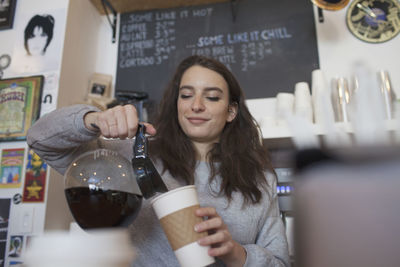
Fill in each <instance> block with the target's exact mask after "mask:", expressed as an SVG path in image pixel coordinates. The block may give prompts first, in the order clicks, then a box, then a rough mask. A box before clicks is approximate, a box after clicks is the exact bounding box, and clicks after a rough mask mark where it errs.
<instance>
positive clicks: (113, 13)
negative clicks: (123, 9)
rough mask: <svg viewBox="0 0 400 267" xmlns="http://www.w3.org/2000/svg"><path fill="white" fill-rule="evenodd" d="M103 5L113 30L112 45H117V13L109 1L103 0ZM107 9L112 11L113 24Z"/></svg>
mask: <svg viewBox="0 0 400 267" xmlns="http://www.w3.org/2000/svg"><path fill="white" fill-rule="evenodd" d="M101 3H102V5H103V9H104V13H105V14H106V16H107V20H108V22H109V23H110V26H111V30H112V39H111V40H112V43H115V41H116V33H117V11H115V9H114V7H113V6H112V5H111V4H110V2H108V0H101ZM107 8H108V9H109V10H111V12H112V15H113V18H112V22H111V19H110V17H109V15H108V11H107Z"/></svg>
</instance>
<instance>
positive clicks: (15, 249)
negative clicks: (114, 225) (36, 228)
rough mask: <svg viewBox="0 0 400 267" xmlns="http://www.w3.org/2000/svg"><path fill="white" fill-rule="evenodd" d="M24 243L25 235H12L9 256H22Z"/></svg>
mask: <svg viewBox="0 0 400 267" xmlns="http://www.w3.org/2000/svg"><path fill="white" fill-rule="evenodd" d="M23 244H24V236H22V235H12V236H11V237H10V250H9V253H8V256H9V257H11V258H19V257H21V253H22V245H23Z"/></svg>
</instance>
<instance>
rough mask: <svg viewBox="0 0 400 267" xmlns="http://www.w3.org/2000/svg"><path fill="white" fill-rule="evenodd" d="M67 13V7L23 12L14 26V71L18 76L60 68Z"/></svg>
mask: <svg viewBox="0 0 400 267" xmlns="http://www.w3.org/2000/svg"><path fill="white" fill-rule="evenodd" d="M66 16H67V10H66V9H56V10H48V11H46V10H43V11H42V13H40V14H39V13H22V14H21V18H18V21H17V22H16V24H17V25H16V26H15V29H16V32H17V34H16V39H15V47H14V52H13V57H12V59H13V60H12V62H11V72H13V73H14V74H15V75H16V76H17V75H20V74H39V73H43V72H47V71H55V70H59V69H60V67H61V59H62V49H63V43H64V36H65V21H66Z"/></svg>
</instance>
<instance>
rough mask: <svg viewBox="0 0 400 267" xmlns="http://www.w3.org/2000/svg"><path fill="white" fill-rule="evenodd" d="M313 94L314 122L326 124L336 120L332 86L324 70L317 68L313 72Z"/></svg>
mask: <svg viewBox="0 0 400 267" xmlns="http://www.w3.org/2000/svg"><path fill="white" fill-rule="evenodd" d="M311 79H312V81H311V82H312V84H311V94H312V102H313V110H314V122H315V123H316V124H320V125H325V124H326V123H330V122H331V120H333V121H334V114H333V107H332V102H331V100H330V99H331V98H330V87H329V85H328V83H327V81H326V79H325V75H324V73H323V71H322V70H320V69H316V70H313V71H312V73H311Z"/></svg>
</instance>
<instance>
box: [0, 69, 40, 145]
mask: <svg viewBox="0 0 400 267" xmlns="http://www.w3.org/2000/svg"><path fill="white" fill-rule="evenodd" d="M43 82H44V77H43V76H42V75H38V76H31V77H21V78H11V79H4V80H0V142H1V141H13V140H25V139H26V133H27V131H28V129H29V127H30V126H31V125H32V124H33V122H35V121H36V120H37V119H38V118H39V115H40V104H41V97H42V87H43Z"/></svg>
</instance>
